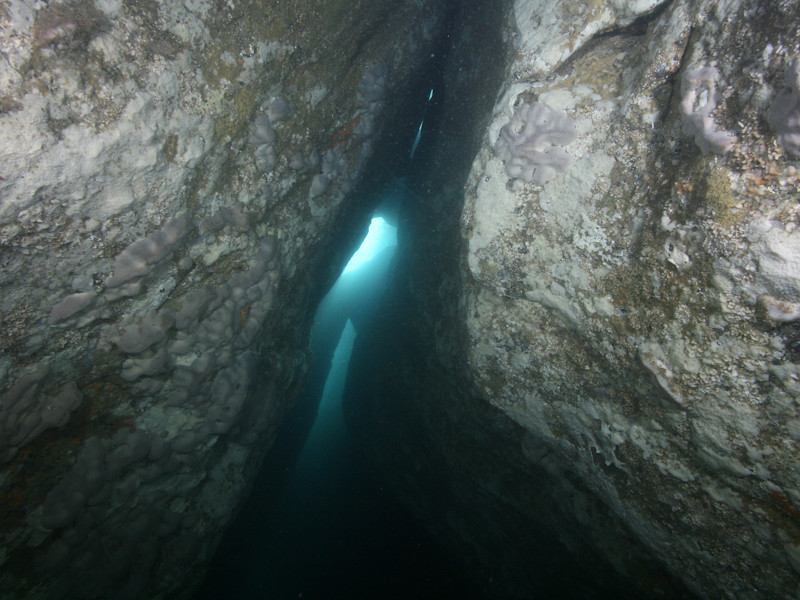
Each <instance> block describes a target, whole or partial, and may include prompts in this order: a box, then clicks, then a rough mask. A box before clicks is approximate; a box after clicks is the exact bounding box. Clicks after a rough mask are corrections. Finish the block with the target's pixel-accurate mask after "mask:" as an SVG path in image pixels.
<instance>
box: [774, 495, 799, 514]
mask: <svg viewBox="0 0 800 600" xmlns="http://www.w3.org/2000/svg"><path fill="white" fill-rule="evenodd" d="M769 496H770V498H772V499H773V500H776V501H777V502H778V503H780V505H781V508H782V509H783V511H784V512H785V513H787V514H790V515H792V516H793V517H800V513H798V512H797V511H796V510H795V509H794V507H793V506H792V503H791V502H789V498H788V497H787V496H786V494H782V493H781V492H772V493H771V494H770V495H769Z"/></svg>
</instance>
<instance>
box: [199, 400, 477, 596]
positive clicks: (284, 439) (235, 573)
mask: <svg viewBox="0 0 800 600" xmlns="http://www.w3.org/2000/svg"><path fill="white" fill-rule="evenodd" d="M297 408H298V409H299V411H298V413H297V414H295V415H293V419H292V421H294V422H289V423H287V426H286V427H285V428H284V431H283V432H282V434H281V435H280V439H279V440H278V442H277V444H276V446H275V447H274V448H273V450H272V452H271V454H270V456H269V458H268V460H267V464H266V465H265V467H264V468H263V470H262V474H261V476H260V478H259V479H258V481H257V482H256V484H255V487H254V489H253V491H252V493H251V495H250V496H249V498H248V499H247V501H246V503H245V505H244V507H243V509H242V510H241V512H240V513H239V515H238V517H237V519H236V520H235V521H234V522H233V524H232V525H231V527H230V529H229V531H228V532H227V534H226V536H225V538H224V539H223V541H222V544H221V545H220V548H219V550H218V552H217V555H216V557H215V559H214V561H213V563H212V565H211V568H210V570H209V573H208V576H207V578H206V581H205V582H204V584H203V587H202V588H201V589H200V590H199V591H198V593H197V594H196V596H195V598H196V600H201V599H212V598H213V599H215V600H218V599H219V598H241V599H249V598H270V599H275V600H283V599H290V598H291V599H295V598H304V599H312V600H313V599H326V600H332V599H338V598H349V599H359V598H439V599H441V598H465V599H469V598H475V597H476V596H473V595H472V594H471V592H470V590H469V587H468V586H467V584H465V583H464V582H463V581H462V580H461V579H460V578H459V576H458V573H459V565H457V564H455V563H453V562H452V560H451V559H450V558H448V557H447V556H446V554H445V553H444V551H443V550H442V549H441V548H440V547H439V546H438V545H437V544H436V543H435V542H434V541H433V540H432V539H431V537H430V536H429V535H428V534H427V533H426V532H425V530H424V529H423V528H422V527H421V525H420V524H419V523H418V522H417V521H416V520H415V519H414V518H413V517H412V516H411V515H410V514H409V513H408V512H407V511H406V510H405V509H404V508H403V507H402V506H400V505H399V504H398V503H397V502H396V501H395V500H394V499H393V498H392V497H391V496H390V495H389V494H388V493H387V492H386V491H385V490H384V489H383V488H382V486H381V485H380V483H379V482H378V481H376V479H375V478H374V477H373V476H372V474H371V473H370V472H368V471H367V469H366V467H365V464H364V462H363V460H362V458H361V456H360V455H359V452H358V450H357V448H356V447H355V446H354V444H353V442H352V441H351V440H350V438H349V437H348V436H347V432H346V430H345V429H342V428H340V427H338V426H331V427H324V428H322V429H321V430H320V428H319V427H316V426H315V428H314V430H313V431H312V434H311V436H310V437H309V438H308V441H307V443H306V446H305V448H304V449H303V453H302V455H301V457H300V460H299V461H298V462H297V463H296V464H295V465H293V466H290V465H288V464H287V460H291V457H292V455H295V454H296V452H294V449H296V447H297V435H298V434H302V431H300V432H298V431H297V430H296V429H295V430H292V428H293V427H295V428H297V427H298V426H299V427H301V428H302V423H301V422H302V421H303V420H304V419H303V417H302V414H301V412H302V410H303V408H304V407H302V406H298V407H297ZM322 412H323V410H321V411H320V413H321V416H322ZM342 424H343V422H342ZM328 425H331V423H328ZM334 425H337V424H334Z"/></svg>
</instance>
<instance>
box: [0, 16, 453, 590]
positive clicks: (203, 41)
mask: <svg viewBox="0 0 800 600" xmlns="http://www.w3.org/2000/svg"><path fill="white" fill-rule="evenodd" d="M442 6H443V5H442V4H441V3H426V6H422V5H421V3H419V2H414V1H409V2H399V3H398V2H391V3H389V2H385V3H384V2H374V1H370V2H351V1H349V0H348V1H347V2H339V1H334V0H331V1H326V2H322V3H320V2H306V1H304V0H295V1H292V2H281V3H270V2H251V1H243V2H238V1H237V2H227V3H214V2H210V1H206V0H198V1H196V2H132V3H123V2H121V1H119V0H73V1H63V2H58V1H54V2H49V3H45V2H36V3H33V2H27V1H22V0H7V1H4V2H0V50H2V52H1V54H2V59H1V60H0V248H1V249H2V256H1V258H0V260H1V261H2V271H0V290H2V297H3V310H2V328H3V332H4V335H3V339H2V342H0V344H2V346H0V390H2V391H0V436H2V437H1V438H0V461H2V462H0V596H2V597H4V598H6V597H25V598H56V597H59V598H67V597H69V598H97V597H103V598H112V597H113V598H137V597H146V598H154V597H167V596H170V595H173V596H176V597H180V596H185V595H187V594H188V593H189V592H190V591H191V586H192V585H193V584H196V583H198V582H199V579H200V577H201V575H202V569H203V565H204V564H205V562H206V561H207V560H208V558H209V556H210V555H211V553H212V552H213V549H214V548H215V546H216V544H217V542H218V540H219V537H220V535H221V532H222V530H223V528H224V526H225V524H226V523H227V522H228V521H229V519H230V517H231V514H232V512H233V510H234V509H235V507H236V505H237V502H238V500H239V499H240V497H241V495H242V494H243V493H245V491H246V490H247V488H248V486H249V484H250V481H251V480H252V477H253V476H254V473H255V471H256V469H257V467H258V464H259V462H260V460H261V457H262V456H263V453H264V452H265V451H266V449H267V448H268V447H269V445H270V443H271V441H272V439H273V438H274V435H275V431H276V429H277V427H278V425H279V423H280V421H281V419H282V417H283V415H284V414H285V412H286V410H287V408H288V406H290V405H291V402H292V399H293V396H294V394H295V393H296V390H297V386H298V382H300V381H301V380H302V377H303V374H304V372H305V370H306V369H307V362H308V359H307V357H306V354H305V353H304V351H303V349H304V348H305V346H306V344H307V335H308V331H309V329H310V315H311V314H313V303H314V300H315V299H316V298H318V297H319V295H320V293H321V292H322V290H323V288H324V286H325V284H326V282H329V281H330V277H331V273H332V272H333V270H334V269H336V268H337V266H340V265H341V263H342V257H343V254H344V252H346V250H347V247H348V246H349V245H350V244H351V243H352V240H353V239H354V237H355V235H357V232H358V230H359V229H360V228H361V227H362V226H363V225H364V223H365V222H366V218H367V214H368V211H369V206H366V205H365V204H364V201H363V199H361V200H360V199H359V197H358V196H356V195H347V193H346V192H348V191H350V190H351V189H353V187H354V185H355V184H356V183H357V182H358V181H359V177H360V174H361V173H362V172H363V171H364V167H365V165H366V164H367V161H368V160H370V158H371V157H372V156H373V148H375V145H374V144H375V142H377V141H379V140H380V139H381V136H382V135H383V133H384V131H385V130H386V128H387V127H391V125H392V118H393V116H392V115H393V114H394V111H395V108H393V107H392V106H391V105H390V104H389V103H388V102H387V101H386V100H387V99H388V98H395V97H397V96H396V94H393V92H394V91H395V90H397V89H402V88H403V86H404V85H405V82H406V81H407V80H408V78H409V77H410V75H411V74H412V73H413V70H414V67H415V65H416V64H418V63H419V61H420V60H421V59H423V58H426V57H427V55H428V46H429V45H430V42H431V40H432V39H433V38H434V36H435V33H436V31H437V28H438V27H439V26H440V24H441V22H442V13H443V11H442ZM376 65H381V67H380V68H379V72H380V73H382V74H383V77H382V79H381V82H380V83H381V86H380V89H378V88H377V87H376V85H375V84H377V83H379V82H376V81H373V79H374V78H373V77H371V76H370V75H369V74H370V73H373V72H375V71H374V70H375V68H376ZM365 77H366V78H367V79H368V80H369V81H370V82H371V84H373V85H371V86H369V87H370V94H369V99H368V101H367V102H365V99H364V98H363V89H364V86H363V85H360V84H361V82H362V81H364V78H365ZM362 120H363V121H364V122H369V123H370V128H369V129H368V130H364V129H363V128H358V124H359V123H360V122H361V121H362ZM295 155H300V156H301V157H306V156H317V157H319V156H323V155H324V156H326V157H327V159H326V160H327V162H326V163H325V164H324V165H323V170H324V172H323V173H322V175H324V177H325V189H324V190H322V191H319V193H311V192H310V189H311V187H312V179H313V177H314V172H313V171H311V170H310V169H311V168H312V167H317V166H318V159H317V162H316V163H315V162H314V161H313V160H310V161H309V165H308V167H309V170H308V172H298V171H297V170H295V169H292V168H290V161H291V158H292V157H293V156H295ZM304 165H305V163H304ZM315 192H316V190H315ZM312 196H313V197H312Z"/></svg>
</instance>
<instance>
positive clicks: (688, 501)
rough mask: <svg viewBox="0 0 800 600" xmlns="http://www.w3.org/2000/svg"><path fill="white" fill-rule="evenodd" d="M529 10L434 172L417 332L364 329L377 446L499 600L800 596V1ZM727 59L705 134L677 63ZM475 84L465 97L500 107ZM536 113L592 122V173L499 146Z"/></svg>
mask: <svg viewBox="0 0 800 600" xmlns="http://www.w3.org/2000/svg"><path fill="white" fill-rule="evenodd" d="M510 14H511V19H510V22H509V23H508V26H507V28H506V30H505V31H506V34H507V36H508V38H507V39H509V41H510V44H511V46H512V47H511V52H510V58H509V61H508V63H507V66H508V68H507V73H506V77H505V81H504V82H503V83H502V84H501V85H500V89H499V94H498V97H497V100H496V103H495V106H494V109H493V111H492V116H491V118H490V122H489V123H488V126H487V127H486V129H485V130H483V131H481V134H482V137H481V139H480V142H479V143H478V144H477V145H478V146H479V149H478V150H477V155H476V156H472V155H471V156H469V157H468V158H467V160H468V161H470V162H472V166H471V172H470V174H469V177H468V179H467V181H466V184H465V183H464V180H463V179H460V177H461V175H460V171H459V164H461V163H460V162H459V161H460V160H463V155H462V154H461V153H460V152H459V151H458V150H456V149H455V148H454V147H453V146H455V145H456V144H460V147H461V148H470V140H469V138H466V139H465V138H464V137H461V138H459V136H458V134H456V133H455V132H454V131H452V130H451V129H448V128H446V127H443V129H444V130H445V133H447V134H450V135H449V137H448V136H446V135H443V136H442V137H443V138H448V139H450V140H451V142H452V143H453V146H448V145H447V143H446V142H445V141H444V139H443V140H442V141H441V142H440V148H439V151H438V152H439V155H438V158H437V161H444V160H445V159H444V158H442V157H444V156H446V157H447V159H448V165H449V166H450V169H451V170H450V171H449V173H450V178H449V179H447V178H446V177H445V178H444V180H443V177H442V173H444V172H445V171H444V166H443V163H442V162H437V163H436V164H435V165H434V166H433V168H432V171H430V172H427V173H422V174H420V179H421V181H419V182H415V185H414V187H415V190H417V191H418V192H419V194H420V198H418V199H417V201H416V202H415V203H414V205H413V206H411V207H409V211H410V212H411V213H413V214H415V215H419V214H421V215H423V217H422V219H421V222H417V223H416V224H412V225H411V231H408V232H406V234H405V235H403V236H401V241H406V240H407V241H408V245H409V248H411V249H412V250H410V251H411V252H413V253H414V254H413V256H410V257H408V258H406V259H405V262H403V263H401V268H400V278H399V281H398V283H397V284H396V287H395V288H394V289H393V290H392V291H391V293H390V298H391V301H390V302H388V304H389V305H390V306H394V307H395V312H394V313H393V314H394V319H395V320H396V322H397V323H399V325H397V326H396V327H395V328H393V329H392V328H389V327H386V328H385V329H384V330H383V331H382V332H381V333H380V334H376V336H375V337H374V338H373V339H374V342H373V343H371V344H370V343H369V342H368V341H364V340H361V344H368V345H369V347H368V348H363V347H362V348H359V343H358V342H357V344H356V350H355V351H354V352H355V353H354V356H355V357H356V358H359V357H360V358H363V359H364V360H366V359H367V357H372V358H373V359H374V360H375V361H376V362H377V363H379V362H380V359H379V358H378V357H379V356H381V355H382V358H383V359H384V360H387V361H391V365H392V367H391V369H383V370H382V369H380V368H379V367H378V366H376V365H375V364H371V365H369V366H368V367H365V369H364V371H362V372H360V373H359V377H360V379H359V381H358V382H357V383H356V384H354V386H353V391H354V393H355V390H356V389H358V388H357V386H360V387H361V388H362V389H364V390H366V392H365V396H366V397H367V401H365V402H364V406H362V407H361V409H360V412H358V411H356V412H355V414H356V417H355V419H356V420H357V422H360V423H368V424H369V426H368V427H362V432H363V438H364V443H365V444H366V445H367V446H368V447H369V449H370V451H371V452H372V456H374V457H375V460H376V461H377V462H378V463H379V464H383V465H384V473H386V476H387V478H388V480H389V482H390V483H391V485H392V486H393V488H394V489H397V490H399V491H400V493H402V494H404V495H405V497H406V498H407V500H408V501H409V503H410V504H411V505H412V506H414V507H415V509H416V510H417V512H418V513H419V514H421V515H424V516H426V517H427V518H428V519H429V522H430V523H432V524H434V526H435V527H437V531H438V532H439V534H440V535H441V537H442V538H443V539H445V540H446V541H448V542H449V543H450V544H451V545H453V546H455V547H458V548H459V550H460V551H461V552H462V553H463V554H464V555H465V556H467V557H469V558H470V559H471V560H472V561H473V565H475V566H474V567H473V571H474V573H476V574H477V575H480V573H481V571H480V569H478V568H477V565H480V566H481V567H482V568H483V569H485V571H484V573H485V574H486V576H487V577H486V578H485V579H484V580H483V584H484V587H485V588H486V589H487V592H488V593H491V594H493V595H495V596H497V597H501V598H506V597H514V598H530V597H538V596H542V597H571V598H592V597H617V598H621V597H631V598H659V597H662V598H690V597H701V598H715V599H716V598H729V599H731V600H732V599H740V598H747V599H752V600H756V599H763V600H767V599H771V598H785V599H789V598H796V597H798V593H799V592H798V581H800V561H798V556H800V517H799V516H798V513H800V464H798V463H799V462H800V459H798V456H799V455H798V442H799V441H800V428H799V427H798V402H799V401H800V351H799V350H800V346H799V344H800V329H799V327H800V319H799V318H798V317H800V285H799V284H800V237H799V236H800V233H798V231H797V225H798V219H799V217H800V215H799V214H798V213H799V212H800V204H799V203H798V199H800V174H799V173H798V171H797V168H796V167H797V163H796V162H795V160H794V159H793V157H792V155H791V153H792V152H793V151H794V147H793V145H792V144H791V139H790V140H789V144H788V145H787V146H784V143H785V142H782V140H781V139H779V138H781V137H783V136H785V135H786V133H787V132H789V130H790V129H791V130H792V132H793V128H794V122H793V121H789V120H788V119H787V120H785V121H783V120H782V119H784V118H786V117H788V115H789V114H793V112H792V111H793V108H792V107H793V106H794V101H793V97H794V95H795V92H794V90H793V87H792V86H793V82H794V74H793V71H792V69H794V68H795V67H794V66H793V65H796V64H797V63H796V62H795V61H796V59H797V57H796V52H797V48H798V47H800V8H798V5H797V3H796V2H793V1H786V0H783V1H777V2H758V1H748V0H727V1H724V2H717V1H715V2H702V1H701V2H695V1H689V0H672V1H671V2H661V3H659V2H633V3H621V2H604V1H602V0H601V1H598V2H570V1H566V0H565V1H556V2H552V1H547V2H545V1H538V0H517V1H516V2H514V6H513V9H512V10H511V11H510ZM487 21H488V19H487ZM487 46H488V44H487ZM486 52H487V53H488V51H486ZM495 60H496V58H495ZM706 68H708V69H713V70H714V72H715V73H716V75H717V77H716V78H715V85H716V86H717V95H716V103H717V105H716V107H715V108H714V110H711V111H709V114H707V115H706V114H701V116H702V117H703V119H702V122H700V123H698V124H697V125H698V127H694V128H693V129H691V128H690V132H689V133H687V132H686V131H685V129H684V125H685V122H686V115H685V114H684V113H683V112H682V111H681V108H680V104H681V101H682V92H681V77H682V75H683V74H684V73H685V72H687V71H689V70H696V72H701V71H700V70H702V69H706ZM475 69H476V70H478V67H477V65H476V66H475ZM705 72H706V73H709V72H710V71H705ZM787 72H788V74H787ZM484 77H485V81H491V77H488V76H486V75H485V74H484ZM787 82H788V83H787ZM469 90H470V87H469V85H467V86H466V87H465V88H463V89H460V91H461V92H462V93H463V94H464V95H463V96H462V97H460V98H459V99H458V100H456V99H453V98H448V101H449V102H452V106H453V107H457V106H460V103H464V98H472V100H471V102H474V103H477V102H479V101H480V98H479V96H477V95H476V96H470V95H469V93H470V91H469ZM702 94H703V91H702V90H701V91H700V93H698V94H697V96H698V97H697V98H695V100H697V103H693V105H694V106H697V105H698V104H700V105H702V106H705V104H704V103H705V102H706V101H707V100H708V96H707V95H706V96H705V98H700V97H699V96H701V95H702ZM776 100H777V101H778V102H779V103H780V110H778V111H773V110H772V108H771V107H772V106H773V103H774V102H775V101H776ZM534 102H539V103H542V104H544V105H547V106H549V107H550V108H551V109H553V110H556V111H561V110H564V111H566V115H567V117H568V118H570V119H573V120H574V121H575V126H576V129H577V137H576V139H575V140H574V141H572V142H570V143H568V144H567V145H565V146H563V148H564V150H565V151H566V152H567V153H569V155H570V156H571V157H572V164H571V165H570V166H569V167H567V168H566V169H565V170H564V171H563V172H560V173H556V174H554V175H553V177H552V178H551V179H549V180H547V181H546V182H539V184H537V183H534V182H526V181H524V180H522V179H519V178H516V179H515V178H512V177H511V176H510V175H509V173H508V172H507V170H506V166H505V165H504V163H503V161H502V160H501V158H500V157H498V156H497V154H496V152H495V150H494V148H495V145H496V143H497V140H498V137H499V134H500V131H501V130H502V128H503V127H504V126H506V124H508V123H509V122H510V120H511V119H512V117H513V115H514V113H515V110H516V109H517V107H519V106H522V105H525V104H529V105H532V104H533V103H534ZM456 113H457V109H456V108H454V109H453V112H451V113H450V114H456ZM776 114H777V116H775V115H776ZM770 115H773V120H776V119H777V121H779V123H778V125H779V126H778V127H777V128H775V129H773V126H771V125H770ZM476 123H477V124H479V125H481V123H480V121H476ZM714 132H717V133H719V132H729V133H730V134H731V137H728V135H727V133H725V134H724V135H725V139H723V140H718V141H720V142H721V143H720V144H719V145H718V146H716V148H717V149H718V150H720V151H721V152H719V153H715V152H709V153H708V154H703V150H702V149H701V148H700V147H699V146H698V143H697V140H696V138H695V134H699V136H700V138H701V140H705V139H706V137H707V136H708V134H710V133H714ZM457 140H458V141H457ZM706 141H707V140H706ZM729 145H730V147H729ZM472 148H474V146H472ZM707 149H709V150H714V148H713V147H711V146H709V147H708V148H707ZM725 150H727V152H725ZM464 151H465V152H466V150H464ZM473 158H474V161H472V159H473ZM462 189H464V190H465V197H464V205H463V211H460V212H461V214H460V220H461V221H460V222H461V229H462V234H463V238H462V239H461V240H458V239H455V238H452V237H448V231H449V229H448V227H447V225H446V224H447V223H449V222H450V220H451V219H454V218H457V217H454V214H453V213H454V212H459V209H460V205H459V202H460V200H461V190H462ZM430 223H435V224H436V225H435V226H434V227H435V229H433V227H431V226H426V224H430ZM431 229H433V231H435V232H436V235H431ZM403 251H404V248H403V246H401V248H400V253H401V255H402V252H403ZM390 345H392V346H393V347H394V348H396V351H391V350H388V349H386V348H387V347H388V346H390ZM370 367H371V372H370ZM387 466H388V468H387ZM543 547H544V548H546V549H547V550H546V551H543V550H542V548H543ZM568 556H573V557H576V560H577V561H578V562H577V563H574V564H570V562H569V559H568V558H567V557H568ZM614 572H616V573H619V574H621V575H623V576H624V577H625V578H627V579H628V581H627V582H624V581H620V580H614V576H613V575H614ZM665 572H666V574H665ZM543 582H547V583H549V584H550V585H552V586H553V588H554V589H552V588H551V589H541V587H542V586H543V585H546V584H545V583H543ZM598 590H599V591H598ZM604 591H606V592H608V591H611V593H603V592H604ZM595 594H597V595H595Z"/></svg>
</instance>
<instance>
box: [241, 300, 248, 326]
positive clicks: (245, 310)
mask: <svg viewBox="0 0 800 600" xmlns="http://www.w3.org/2000/svg"><path fill="white" fill-rule="evenodd" d="M249 314H250V305H249V304H245V305H244V307H243V308H242V310H240V311H239V327H244V324H245V321H247V317H248V315H249Z"/></svg>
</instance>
